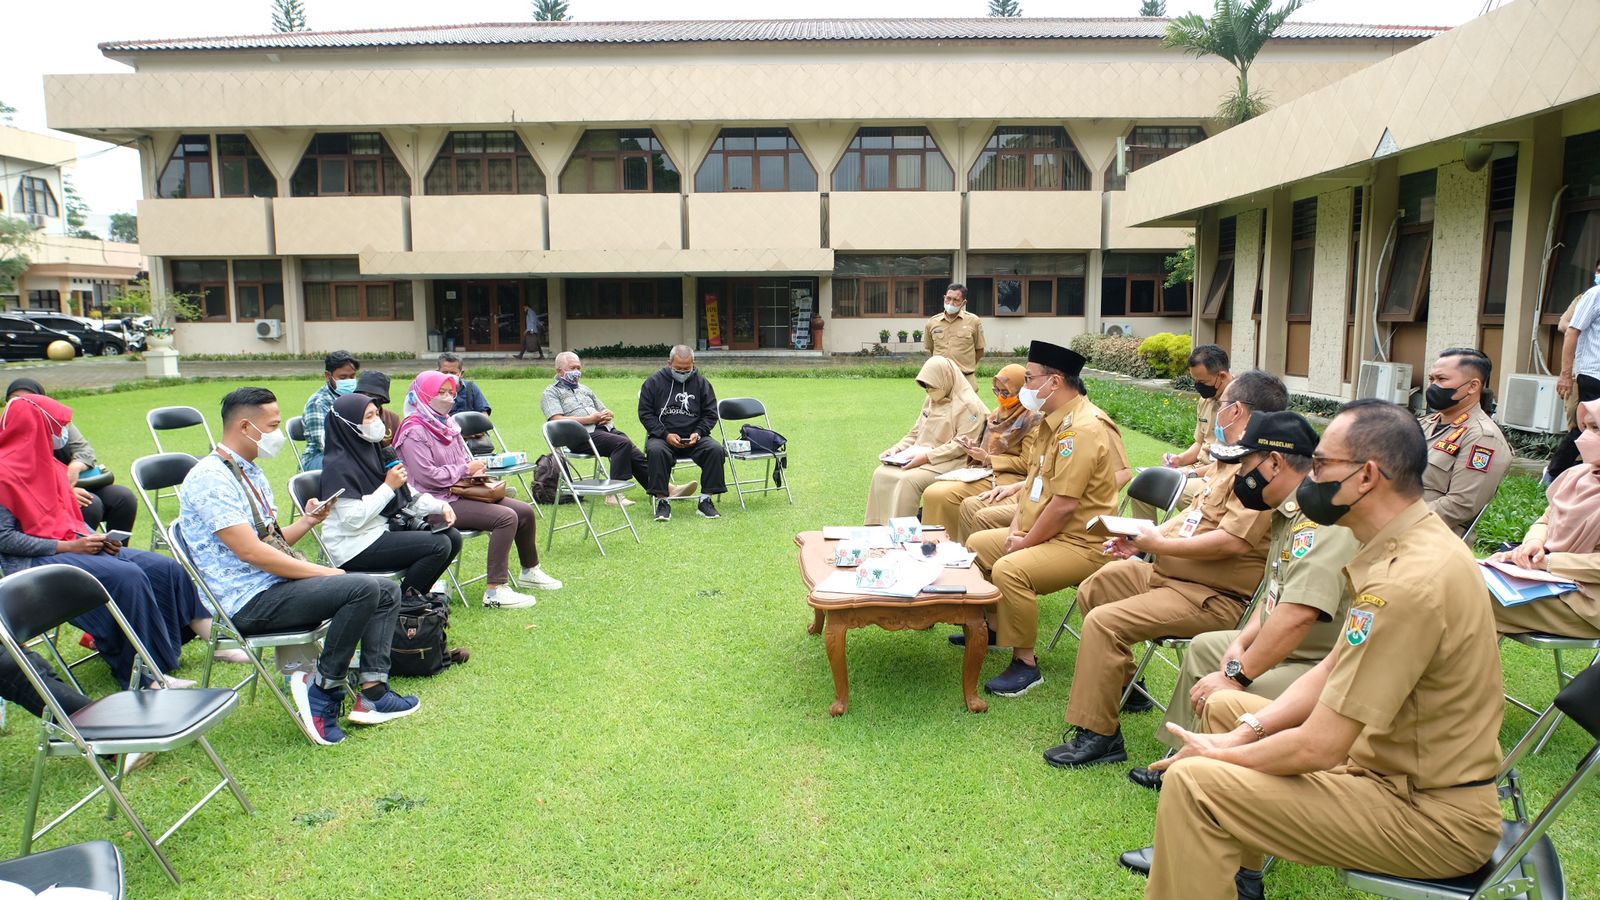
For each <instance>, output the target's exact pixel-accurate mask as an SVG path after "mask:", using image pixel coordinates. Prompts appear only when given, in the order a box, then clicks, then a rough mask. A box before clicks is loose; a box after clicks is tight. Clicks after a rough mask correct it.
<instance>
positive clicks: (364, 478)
mask: <svg viewBox="0 0 1600 900" xmlns="http://www.w3.org/2000/svg"><path fill="white" fill-rule="evenodd" d="M371 405H372V398H371V397H368V396H365V395H363V394H345V395H344V396H342V397H340V398H339V399H337V400H335V401H333V409H332V410H330V411H329V412H328V423H327V427H326V428H325V429H324V430H323V436H322V447H323V450H322V498H321V499H324V500H325V499H327V498H328V497H331V496H333V494H334V492H335V491H338V490H339V489H341V488H343V489H344V492H345V497H344V499H345V500H346V501H347V502H355V501H356V500H358V499H359V498H361V497H365V496H366V495H368V494H370V493H372V492H373V491H375V490H377V489H378V486H379V485H381V484H383V478H384V468H383V466H384V463H385V460H384V458H383V454H382V452H381V451H380V450H379V448H378V445H377V444H374V443H372V442H371V441H369V440H367V439H366V438H364V437H362V436H361V420H362V419H363V418H366V415H367V407H369V406H371ZM409 494H410V491H409V490H407V489H406V488H405V487H401V488H400V490H398V491H396V492H395V495H394V497H393V498H391V499H390V500H389V503H388V504H387V505H386V506H384V508H383V515H384V517H385V518H387V517H389V516H392V515H394V514H395V513H397V512H399V511H400V510H401V509H403V508H405V506H406V504H407V503H409V502H410V499H409Z"/></svg>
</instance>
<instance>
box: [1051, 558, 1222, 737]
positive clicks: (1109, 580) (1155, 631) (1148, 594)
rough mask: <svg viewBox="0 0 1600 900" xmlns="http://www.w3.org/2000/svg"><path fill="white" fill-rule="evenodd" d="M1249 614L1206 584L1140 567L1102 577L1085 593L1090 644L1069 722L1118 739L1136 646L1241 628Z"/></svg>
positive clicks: (1125, 565) (1116, 566)
mask: <svg viewBox="0 0 1600 900" xmlns="http://www.w3.org/2000/svg"><path fill="white" fill-rule="evenodd" d="M1244 607H1245V604H1244V603H1243V601H1240V600H1237V599H1235V598H1233V597H1227V596H1223V595H1220V594H1218V593H1217V592H1216V591H1215V590H1213V589H1212V588H1209V587H1207V586H1205V585H1203V584H1194V583H1192V582H1188V581H1173V580H1169V579H1166V578H1163V577H1161V576H1160V575H1157V574H1156V573H1155V567H1154V566H1152V565H1151V564H1150V563H1147V562H1142V561H1140V560H1135V559H1124V560H1118V561H1116V562H1113V563H1110V564H1109V565H1107V566H1106V567H1105V568H1103V569H1101V570H1100V571H1099V572H1096V573H1095V575H1094V577H1093V578H1090V579H1089V580H1087V581H1085V582H1084V583H1083V586H1082V587H1081V588H1079V589H1078V609H1080V610H1082V611H1083V641H1082V643H1081V644H1080V645H1079V647H1078V663H1077V668H1076V669H1075V670H1074V671H1073V674H1072V699H1071V700H1070V701H1069V702H1068V703H1067V723H1068V724H1070V725H1077V726H1079V727H1082V728H1087V729H1089V730H1090V731H1093V732H1094V733H1096V734H1114V733H1115V732H1116V730H1117V727H1118V721H1119V716H1118V713H1119V711H1120V708H1121V705H1122V691H1123V688H1125V687H1127V685H1128V681H1129V680H1130V679H1131V678H1133V670H1134V659H1133V652H1132V647H1133V645H1134V644H1137V643H1139V642H1140V641H1148V640H1152V639H1154V638H1159V637H1193V636H1195V635H1197V634H1205V633H1206V632H1208V631H1220V630H1222V629H1224V628H1236V627H1238V624H1239V616H1241V615H1243V614H1244Z"/></svg>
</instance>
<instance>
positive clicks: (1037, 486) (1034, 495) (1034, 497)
mask: <svg viewBox="0 0 1600 900" xmlns="http://www.w3.org/2000/svg"><path fill="white" fill-rule="evenodd" d="M1043 498H1044V476H1043V475H1035V476H1033V489H1032V490H1030V491H1028V500H1029V502H1031V503H1038V502H1039V501H1040V500H1041V499H1043Z"/></svg>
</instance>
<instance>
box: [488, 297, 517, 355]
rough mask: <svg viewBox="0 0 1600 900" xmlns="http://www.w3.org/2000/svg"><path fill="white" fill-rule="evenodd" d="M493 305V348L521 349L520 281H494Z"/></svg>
mask: <svg viewBox="0 0 1600 900" xmlns="http://www.w3.org/2000/svg"><path fill="white" fill-rule="evenodd" d="M494 305H495V309H494V319H495V323H494V324H495V328H494V336H495V347H494V349H496V350H520V349H522V283H521V282H520V281H498V282H495V286H494Z"/></svg>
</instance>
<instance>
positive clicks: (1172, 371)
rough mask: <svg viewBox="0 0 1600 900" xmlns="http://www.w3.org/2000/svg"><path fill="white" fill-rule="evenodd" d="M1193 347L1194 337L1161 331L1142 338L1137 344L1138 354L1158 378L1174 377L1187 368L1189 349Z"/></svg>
mask: <svg viewBox="0 0 1600 900" xmlns="http://www.w3.org/2000/svg"><path fill="white" fill-rule="evenodd" d="M1193 349H1194V339H1193V338H1191V337H1190V336H1189V335H1187V334H1172V333H1170V332H1165V331H1163V332H1162V333H1160V334H1153V335H1151V336H1150V337H1147V338H1145V339H1144V342H1143V343H1141V344H1140V345H1139V355H1140V356H1141V357H1143V358H1144V361H1145V362H1146V363H1148V364H1149V366H1150V368H1151V369H1152V370H1154V371H1155V374H1156V376H1157V377H1160V378H1176V377H1178V376H1179V375H1182V374H1184V373H1185V372H1187V371H1188V370H1189V351H1191V350H1193Z"/></svg>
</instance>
